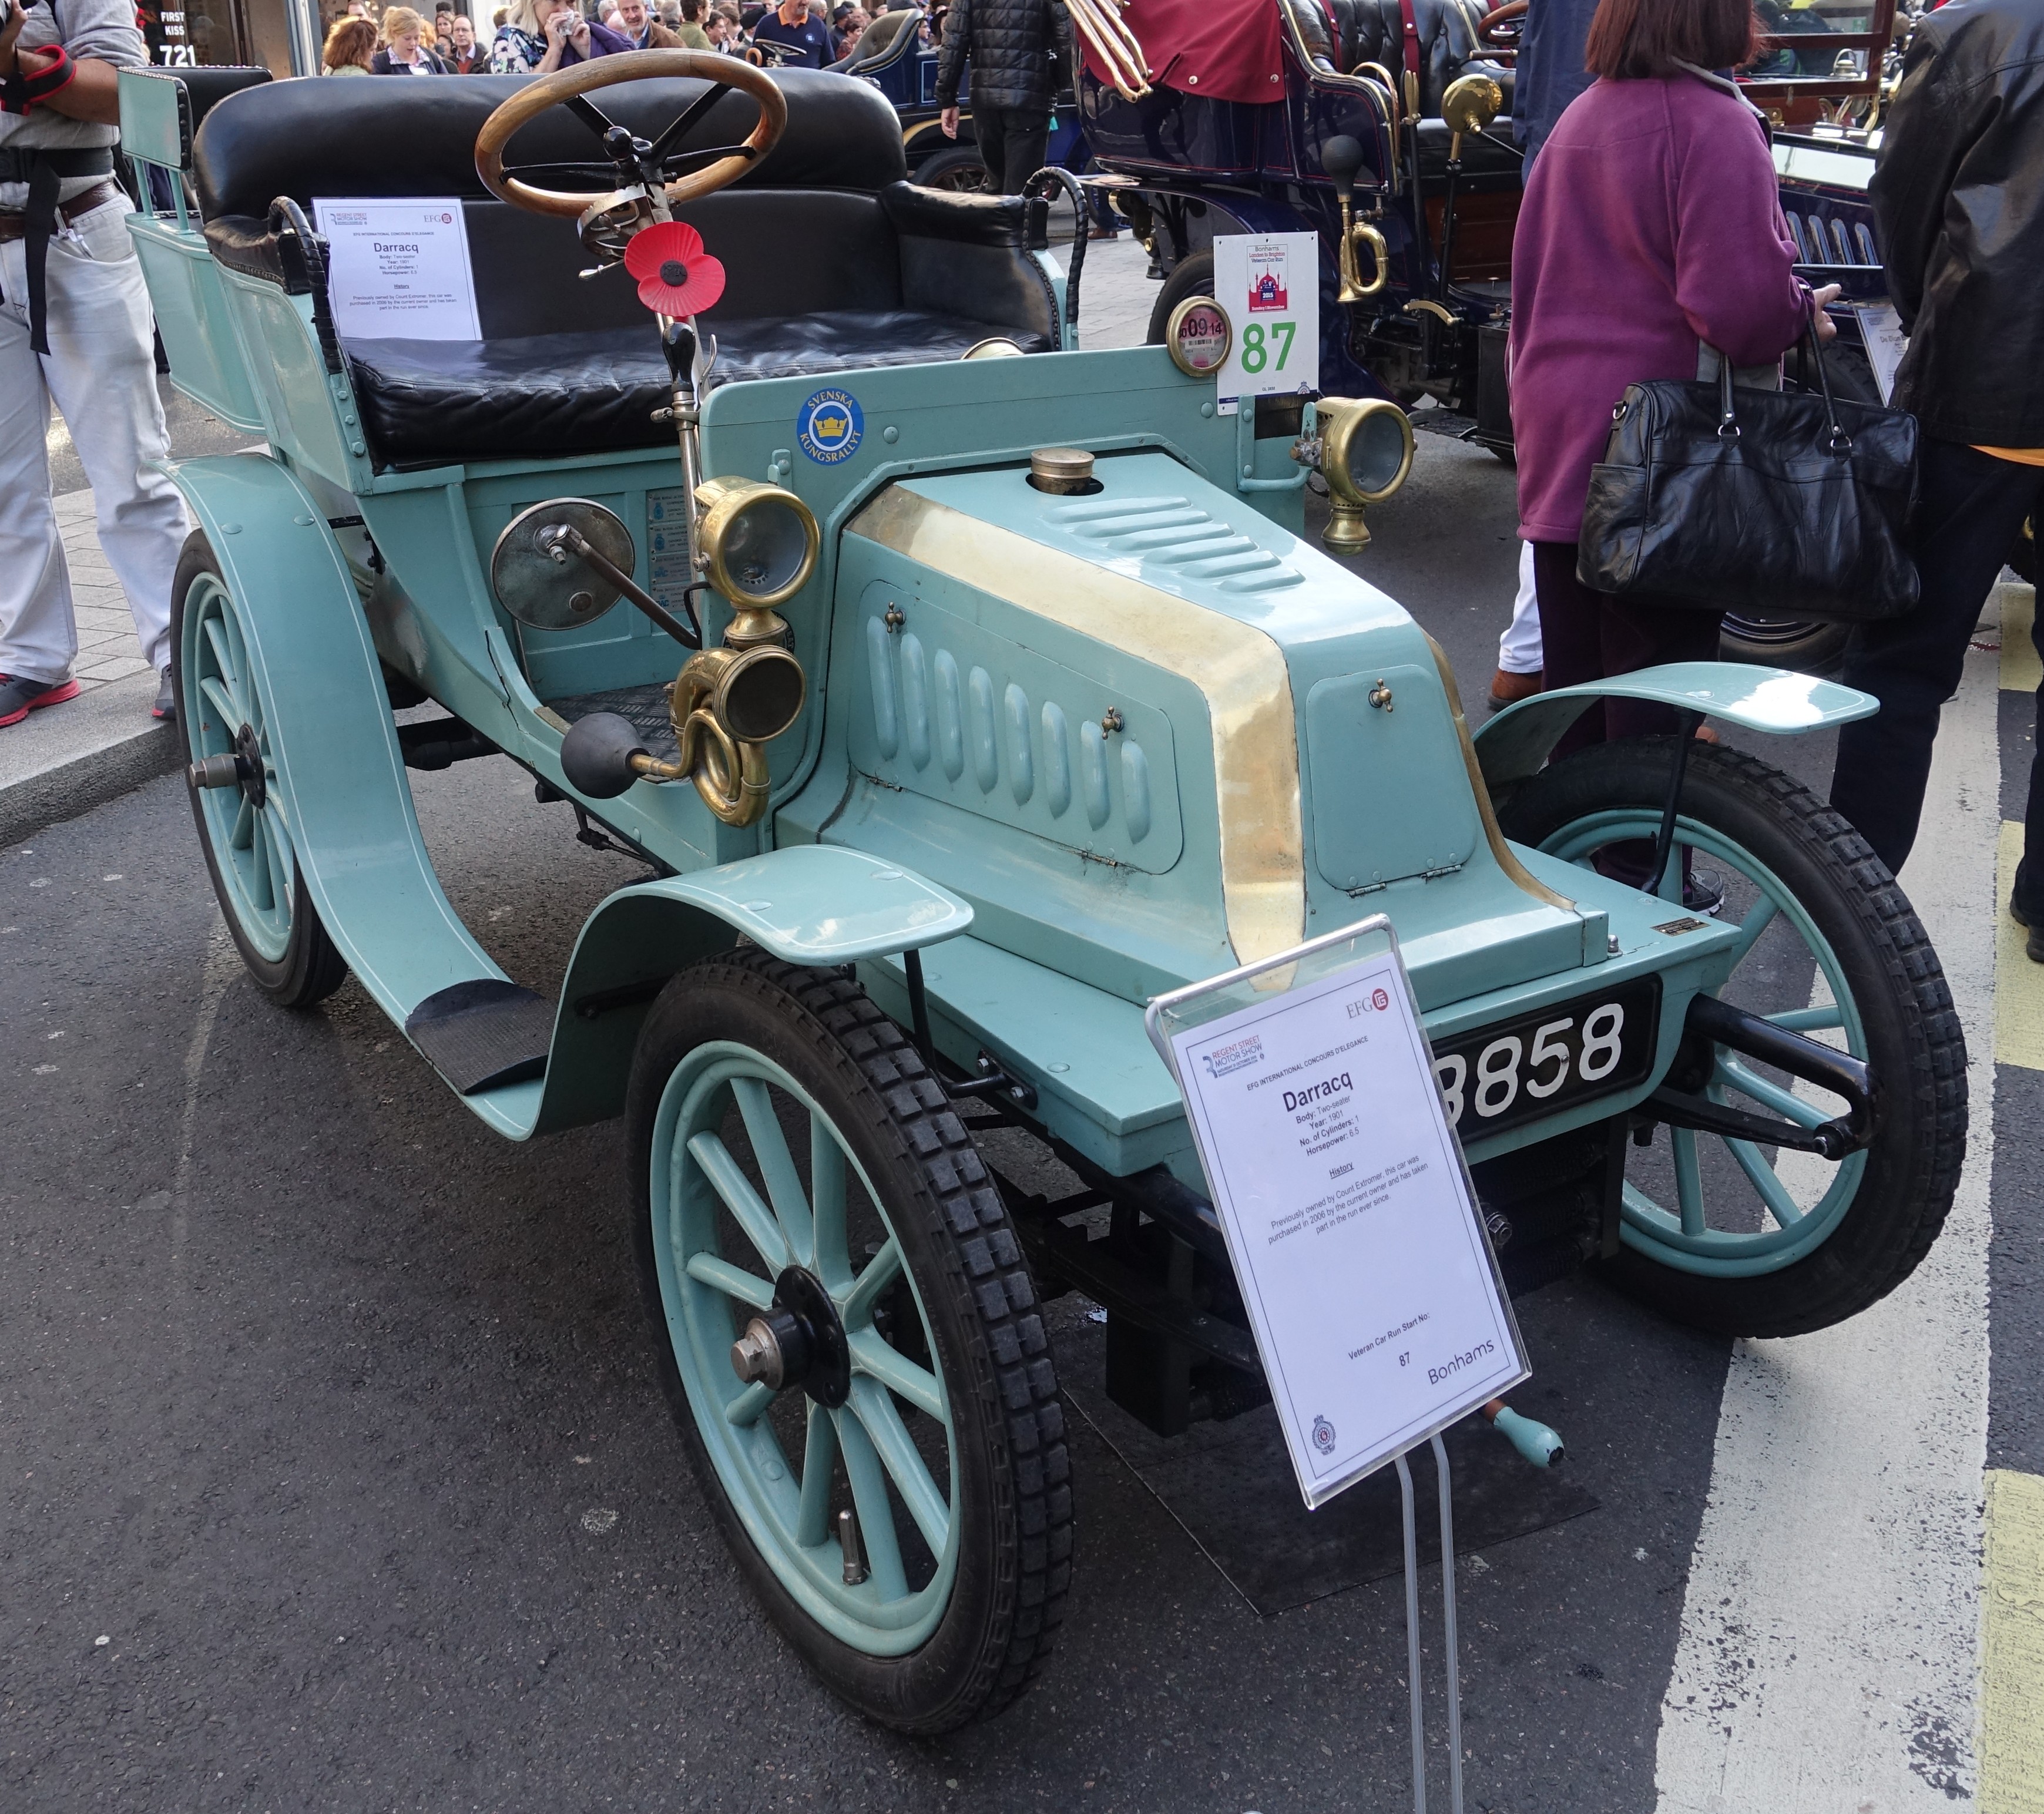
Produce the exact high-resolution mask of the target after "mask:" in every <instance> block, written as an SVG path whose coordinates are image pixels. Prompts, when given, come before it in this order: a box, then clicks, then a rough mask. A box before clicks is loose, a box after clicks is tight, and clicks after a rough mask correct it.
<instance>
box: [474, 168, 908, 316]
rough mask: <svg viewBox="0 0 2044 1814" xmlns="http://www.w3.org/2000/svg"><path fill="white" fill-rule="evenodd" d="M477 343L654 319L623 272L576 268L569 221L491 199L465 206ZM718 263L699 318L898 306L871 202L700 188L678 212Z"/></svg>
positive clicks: (876, 205) (892, 247) (888, 246)
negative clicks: (715, 288)
mask: <svg viewBox="0 0 2044 1814" xmlns="http://www.w3.org/2000/svg"><path fill="white" fill-rule="evenodd" d="M463 210H464V212H465V213H467V217H468V246H469V257H470V261H471V264H472V265H473V267H474V271H475V302H476V311H477V313H478V317H480V319H481V321H482V337H483V338H484V339H485V340H498V339H504V338H509V337H513V336H520V335H525V334H545V333H551V332H554V331H555V330H556V329H560V328H563V327H567V326H568V325H574V326H575V327H578V328H642V327H643V328H646V329H647V332H649V333H650V332H651V328H650V326H649V324H650V323H651V321H652V319H653V317H651V315H649V314H647V312H646V310H645V309H644V306H642V305H641V304H640V301H639V295H638V290H637V287H636V285H635V284H634V283H633V282H632V279H631V278H630V277H629V276H628V275H626V274H625V272H624V271H622V270H621V269H617V268H613V269H611V270H609V271H605V272H604V273H603V275H601V276H600V277H590V278H584V277H579V276H578V275H576V273H577V272H578V271H585V270H586V269H587V268H588V267H589V263H590V259H589V255H588V254H587V253H586V252H584V251H583V250H582V244H581V241H580V240H578V239H577V238H576V237H575V230H574V221H568V220H563V219H561V218H559V217H549V216H547V215H543V214H531V213H527V212H526V211H525V210H524V209H522V208H513V207H512V206H509V204H508V203H506V202H498V201H494V200H492V201H486V202H464V203H463ZM675 213H676V218H677V219H679V220H683V221H687V222H688V223H689V225H690V226H692V227H694V229H696V230H697V232H698V233H701V235H702V236H703V244H704V247H705V250H707V251H708V252H709V254H710V256H712V257H713V258H715V259H717V261H718V262H719V263H721V264H722V265H723V267H724V294H723V296H722V298H720V300H719V301H718V302H717V307H716V308H715V309H713V310H711V311H710V312H709V315H708V316H707V317H706V319H708V320H709V321H711V322H712V323H713V324H714V323H716V322H717V321H723V320H726V319H728V318H732V317H758V316H778V315H808V314H821V313H826V312H828V311H830V310H833V309H854V310H867V309H898V308H900V307H901V253H900V251H899V249H898V248H897V244H896V240H895V235H894V233H893V229H892V228H891V227H890V226H889V225H888V222H887V219H886V215H885V214H884V213H883V212H882V207H881V204H880V202H879V201H878V198H875V197H874V196H871V195H862V194H855V193H852V192H850V191H847V190H794V191H781V192H776V191H774V190H766V191H753V192H751V193H736V192H733V191H731V190H726V191H724V192H723V193H721V194H716V195H706V196H705V197H704V198H702V200H701V201H700V202H690V204H689V205H688V206H686V207H683V208H680V209H677V210H676V211H675Z"/></svg>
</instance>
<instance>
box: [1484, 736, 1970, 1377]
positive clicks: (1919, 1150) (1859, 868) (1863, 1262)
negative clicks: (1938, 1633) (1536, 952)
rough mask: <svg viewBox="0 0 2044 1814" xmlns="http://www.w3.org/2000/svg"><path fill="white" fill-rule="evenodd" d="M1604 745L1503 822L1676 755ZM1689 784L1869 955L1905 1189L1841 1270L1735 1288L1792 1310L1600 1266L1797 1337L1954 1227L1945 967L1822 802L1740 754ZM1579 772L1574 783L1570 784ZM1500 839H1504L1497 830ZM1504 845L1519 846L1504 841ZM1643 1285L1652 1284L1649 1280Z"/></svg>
mask: <svg viewBox="0 0 2044 1814" xmlns="http://www.w3.org/2000/svg"><path fill="white" fill-rule="evenodd" d="M1618 747H1619V746H1616V745H1612V744H1604V745H1593V746H1592V748H1590V749H1588V750H1585V751H1582V752H1581V755H1577V756H1574V757H1571V758H1569V759H1567V760H1566V761H1564V762H1562V763H1557V764H1555V765H1554V766H1553V767H1550V768H1548V769H1546V770H1545V771H1543V773H1542V774H1541V775H1540V776H1539V777H1536V778H1535V780H1534V781H1532V782H1528V783H1527V786H1526V787H1524V788H1523V789H1522V790H1520V793H1519V794H1517V795H1516V796H1515V797H1514V798H1513V800H1512V803H1511V805H1510V806H1509V807H1508V809H1507V818H1508V820H1517V819H1519V818H1520V816H1521V815H1522V814H1523V813H1526V812H1527V809H1528V806H1529V805H1531V803H1532V799H1533V796H1534V795H1535V794H1536V792H1537V791H1538V790H1539V788H1540V786H1541V784H1542V783H1543V782H1546V781H1548V779H1549V778H1550V777H1553V778H1557V779H1558V780H1560V781H1562V782H1563V784H1565V785H1566V780H1565V778H1564V771H1567V770H1568V769H1569V767H1570V765H1571V764H1572V763H1578V762H1585V761H1587V762H1591V763H1594V762H1597V761H1605V762H1609V761H1612V760H1615V758H1612V757H1608V756H1602V755H1600V751H1606V750H1614V749H1616V748H1618ZM1672 751H1673V738H1672V737H1660V738H1645V739H1639V740H1636V742H1635V744H1633V745H1632V746H1631V748H1630V749H1629V750H1628V752H1627V757H1626V758H1624V759H1629V760H1631V762H1633V763H1635V764H1639V765H1641V766H1649V765H1650V772H1651V773H1652V774H1654V775H1655V776H1656V777H1659V776H1665V775H1666V772H1667V763H1668V761H1669V756H1670V754H1671V752H1672ZM1689 763H1690V767H1689V774H1690V775H1691V776H1692V777H1695V776H1699V775H1700V776H1703V777H1705V778H1708V780H1711V781H1714V782H1716V783H1718V784H1719V785H1721V786H1723V788H1724V789H1725V790H1727V792H1729V793H1730V794H1733V795H1734V796H1735V797H1739V798H1740V799H1742V801H1744V802H1745V803H1746V805H1749V806H1750V808H1751V809H1754V811H1756V812H1757V813H1762V814H1763V815H1765V816H1767V817H1771V818H1773V819H1775V820H1777V821H1785V822H1786V823H1787V824H1788V826H1789V827H1791V828H1792V834H1793V835H1796V836H1799V838H1800V842H1801V843H1802V844H1803V845H1804V848H1805V850H1806V851H1807V853H1808V855H1809V857H1810V858H1811V859H1812V861H1813V862H1814V863H1815V864H1816V865H1817V866H1818V867H1819V868H1820V869H1821V870H1823V871H1824V872H1825V873H1826V874H1827V878H1828V880H1829V881H1830V882H1831V885H1832V886H1833V887H1834V888H1835V891H1836V893H1837V894H1838V897H1839V898H1840V899H1841V900H1842V901H1844V902H1845V903H1846V905H1847V906H1848V907H1849V908H1850V910H1851V911H1852V912H1853V913H1854V914H1855V915H1856V916H1857V917H1858V920H1859V922H1860V925H1861V931H1862V932H1864V934H1865V940H1866V946H1867V948H1868V949H1869V951H1872V952H1873V953H1874V954H1875V955H1876V957H1877V961H1878V963H1879V964H1880V966H1881V969H1882V970H1883V971H1884V972H1885V975H1886V978H1887V980H1888V983H1889V985H1890V986H1891V988H1892V991H1893V995H1894V998H1895V1000H1896V1002H1897V1004H1898V1005H1900V1009H1901V1013H1902V1017H1903V1020H1904V1028H1905V1031H1910V1030H1913V1031H1914V1032H1915V1039H1914V1040H1913V1041H1912V1042H1911V1043H1912V1046H1913V1047H1914V1049H1915V1058H1914V1059H1913V1061H1912V1062H1913V1068H1914V1074H1912V1075H1911V1076H1910V1077H1908V1078H1906V1079H1898V1078H1882V1079H1881V1085H1882V1087H1883V1089H1884V1090H1885V1091H1886V1092H1888V1093H1889V1097H1890V1102H1889V1112H1890V1113H1893V1111H1894V1109H1895V1108H1896V1106H1897V1104H1896V1097H1897V1096H1898V1095H1904V1094H1906V1096H1907V1097H1908V1101H1909V1103H1910V1105H1911V1108H1912V1109H1913V1111H1914V1113H1913V1116H1912V1120H1913V1126H1914V1136H1915V1137H1914V1140H1913V1141H1912V1143H1911V1150H1910V1151H1909V1152H1908V1155H1907V1159H1906V1162H1905V1166H1904V1170H1905V1172H1906V1175H1905V1176H1904V1178H1900V1179H1897V1180H1894V1181H1892V1182H1890V1183H1889V1184H1888V1186H1887V1188H1886V1191H1885V1196H1886V1197H1887V1200H1888V1202H1889V1203H1890V1204H1891V1205H1892V1209H1893V1213H1892V1214H1891V1215H1889V1216H1886V1217H1885V1219H1884V1225H1883V1226H1882V1227H1881V1230H1880V1232H1879V1235H1878V1238H1877V1239H1876V1240H1875V1241H1874V1242H1873V1244H1872V1246H1871V1247H1870V1248H1866V1249H1862V1251H1861V1252H1860V1253H1859V1255H1858V1259H1857V1260H1856V1262H1855V1263H1854V1264H1852V1265H1850V1266H1848V1265H1846V1264H1844V1263H1842V1261H1841V1260H1840V1259H1839V1256H1838V1253H1837V1252H1836V1251H1835V1249H1836V1247H1837V1246H1838V1243H1837V1241H1836V1237H1835V1236H1834V1237H1833V1239H1831V1240H1827V1242H1825V1243H1824V1244H1823V1246H1821V1247H1818V1248H1816V1249H1815V1251H1813V1252H1812V1254H1811V1255H1809V1256H1808V1258H1807V1259H1804V1260H1802V1261H1799V1262H1796V1264H1795V1265H1793V1266H1789V1267H1786V1268H1784V1269H1783V1270H1782V1271H1781V1272H1780V1273H1775V1274H1763V1275H1761V1277H1760V1278H1755V1279H1747V1280H1745V1281H1742V1282H1741V1283H1742V1284H1743V1285H1744V1286H1747V1287H1749V1288H1752V1287H1758V1286H1761V1285H1762V1282H1763V1281H1764V1280H1766V1279H1773V1280H1776V1281H1780V1280H1782V1279H1784V1278H1786V1277H1787V1276H1788V1274H1794V1275H1796V1281H1797V1285H1798V1287H1799V1289H1798V1291H1797V1293H1796V1295H1795V1297H1794V1301H1793V1302H1792V1304H1791V1303H1787V1302H1777V1303H1776V1304H1774V1305H1773V1307H1772V1308H1771V1309H1767V1310H1764V1311H1762V1310H1760V1309H1758V1308H1757V1307H1756V1305H1755V1303H1754V1300H1756V1299H1758V1298H1760V1297H1764V1296H1773V1297H1777V1298H1778V1297H1781V1296H1782V1295H1783V1294H1782V1293H1780V1292H1779V1291H1777V1292H1774V1293H1765V1292H1763V1291H1761V1290H1758V1289H1750V1290H1749V1292H1748V1293H1747V1294H1746V1300H1745V1301H1744V1302H1743V1303H1742V1305H1740V1307H1739V1310H1738V1312H1736V1313H1735V1314H1731V1315H1729V1316H1727V1314H1725V1313H1723V1312H1716V1313H1713V1312H1712V1310H1711V1309H1709V1308H1708V1307H1709V1306H1711V1305H1713V1304H1722V1303H1723V1301H1724V1299H1723V1296H1722V1295H1721V1294H1719V1293H1712V1292H1710V1291H1708V1290H1706V1289H1700V1287H1704V1286H1707V1285H1708V1284H1709V1283H1710V1282H1709V1281H1705V1280H1703V1279H1700V1278H1693V1277H1692V1276H1690V1275H1687V1274H1675V1273H1673V1271H1672V1269H1669V1268H1667V1267H1665V1266H1661V1265H1659V1264H1658V1262H1653V1261H1650V1260H1648V1259H1645V1258H1644V1257H1643V1256H1641V1255H1637V1254H1635V1253H1632V1252H1631V1251H1627V1252H1626V1253H1624V1254H1623V1255H1620V1256H1619V1259H1617V1260H1616V1261H1612V1262H1607V1264H1608V1266H1609V1267H1610V1269H1611V1270H1612V1272H1613V1274H1614V1275H1615V1276H1616V1278H1619V1280H1620V1281H1622V1282H1625V1283H1626V1284H1627V1286H1628V1288H1629V1289H1632V1290H1633V1291H1634V1292H1635V1295H1642V1296H1650V1297H1653V1298H1654V1300H1655V1301H1658V1302H1659V1303H1661V1304H1662V1307H1663V1308H1665V1309H1669V1310H1670V1311H1671V1312H1673V1313H1674V1314H1677V1315H1680V1316H1683V1317H1684V1318H1685V1320H1688V1321H1691V1322H1694V1323H1697V1324H1702V1325H1703V1326H1705V1327H1708V1328H1715V1329H1717V1330H1719V1331H1720V1332H1725V1333H1731V1334H1737V1335H1741V1336H1756V1337H1768V1336H1796V1335H1805V1334H1808V1333H1810V1332H1812V1331H1815V1330H1817V1329H1822V1328H1829V1327H1831V1325H1832V1324H1836V1323H1839V1322H1842V1321H1843V1320H1845V1319H1846V1318H1847V1317H1849V1316H1854V1315H1855V1314H1857V1313H1858V1312H1859V1311H1861V1310H1863V1309H1866V1308H1867V1306H1868V1305H1872V1304H1874V1303H1877V1302H1878V1301H1880V1300H1881V1298H1883V1297H1886V1296H1887V1295H1888V1293H1890V1292H1891V1291H1892V1290H1894V1289H1895V1288H1896V1286H1899V1285H1900V1284H1901V1282H1903V1281H1904V1279H1905V1278H1908V1276H1909V1275H1910V1274H1911V1273H1912V1272H1913V1271H1915V1269H1916V1267H1917V1266H1919V1264H1920V1263H1921V1262H1922V1261H1923V1256H1924V1255H1926V1254H1927V1253H1928V1252H1929V1251H1930V1250H1931V1243H1933V1242H1934V1241H1935V1240H1936V1239H1937V1238H1938V1234H1939V1233H1940V1232H1942V1229H1943V1228H1944V1225H1945V1221H1946V1217H1947V1216H1949V1215H1950V1213H1951V1207H1952V1202H1953V1199H1954V1196H1955V1195H1956V1193H1957V1192H1958V1182H1959V1174H1960V1171H1961V1168H1962V1166H1964V1164H1965V1151H1966V1126H1967V1104H1966V1047H1965V1032H1964V1030H1963V1028H1961V1025H1960V1024H1959V1017H1958V1011H1957V1009H1955V1008H1954V1005H1953V1001H1952V993H1951V989H1950V986H1949V984H1948V983H1947V982H1946V979H1945V973H1944V968H1943V966H1942V964H1941V963H1939V962H1938V954H1937V951H1935V949H1934V947H1932V945H1931V939H1930V935H1929V934H1928V933H1927V932H1926V931H1925V930H1924V927H1923V921H1922V920H1920V919H1919V918H1918V917H1917V914H1916V911H1915V908H1914V907H1912V906H1911V905H1910V901H1909V897H1908V895H1907V894H1904V892H1903V890H1902V888H1901V886H1900V884H1899V883H1898V882H1896V879H1895V878H1894V876H1893V875H1892V874H1890V872H1889V870H1888V866H1887V865H1886V864H1885V863H1883V862H1882V861H1881V859H1880V858H1879V857H1878V856H1877V855H1875V854H1874V852H1873V848H1872V847H1871V846H1869V844H1867V842H1866V840H1865V839H1864V838H1863V837H1861V836H1860V834H1859V832H1858V830H1857V829H1856V828H1854V826H1853V824H1851V822H1850V821H1848V820H1847V819H1846V817H1844V815H1843V814H1842V813H1838V811H1836V810H1835V809H1833V808H1832V807H1831V806H1830V805H1827V804H1825V803H1824V802H1823V801H1819V799H1818V798H1817V797H1816V796H1815V794H1812V792H1811V791H1810V790H1809V789H1808V787H1807V786H1804V784H1803V783H1802V782H1800V781H1798V780H1797V779H1796V778H1795V777H1794V776H1792V775H1790V774H1785V773H1784V772H1783V771H1781V770H1780V769H1778V768H1776V767H1773V765H1772V764H1770V763H1765V762H1763V761H1762V760H1761V759H1759V758H1758V757H1757V756H1754V755H1749V754H1747V753H1746V751H1742V750H1736V749H1733V748H1729V747H1728V746H1727V745H1723V744H1698V745H1697V746H1696V748H1695V749H1694V750H1693V751H1692V752H1691V755H1690V758H1689ZM1578 772H1579V773H1580V772H1585V771H1578ZM1507 829H1508V832H1509V831H1510V830H1511V827H1510V825H1509V824H1508V827H1507ZM1512 835H1515V836H1516V835H1517V834H1516V833H1513V834H1512ZM1649 1274H1658V1279H1650V1278H1649V1277H1648V1276H1647V1275H1649Z"/></svg>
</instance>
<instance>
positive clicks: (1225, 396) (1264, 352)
mask: <svg viewBox="0 0 2044 1814" xmlns="http://www.w3.org/2000/svg"><path fill="white" fill-rule="evenodd" d="M1213 256H1214V300H1215V301H1216V302H1218V303H1220V306H1221V307H1222V308H1224V309H1226V310H1227V311H1228V320H1229V321H1230V322H1231V324H1232V325H1233V326H1234V329H1235V344H1234V345H1232V346H1231V347H1230V348H1228V359H1227V361H1226V363H1224V364H1223V365H1222V367H1221V368H1220V375H1219V377H1218V379H1217V380H1216V386H1217V388H1216V396H1217V397H1218V398H1219V400H1220V413H1221V414H1223V415H1224V416H1231V415H1233V414H1234V413H1235V405H1236V404H1237V402H1239V401H1240V399H1242V398H1244V397H1270V396H1275V395H1277V394H1283V395H1285V396H1288V397H1298V396H1306V395H1310V394H1312V392H1314V391H1316V390H1319V389H1320V236H1319V235H1318V234H1317V233H1235V234H1231V235H1229V236H1227V237H1225V238H1222V239H1216V240H1215V241H1214V243H1213Z"/></svg>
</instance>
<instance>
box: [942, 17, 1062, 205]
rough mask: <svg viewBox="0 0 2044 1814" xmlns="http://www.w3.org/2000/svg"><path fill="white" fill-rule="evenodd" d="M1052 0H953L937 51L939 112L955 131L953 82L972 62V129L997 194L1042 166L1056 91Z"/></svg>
mask: <svg viewBox="0 0 2044 1814" xmlns="http://www.w3.org/2000/svg"><path fill="white" fill-rule="evenodd" d="M1065 17H1066V15H1065V10H1064V8H1063V7H1062V6H1058V4H1057V0H951V11H950V13H948V14H947V16H946V17H945V20H944V41H943V44H942V45H941V46H940V47H939V49H938V52H937V105H938V106H939V107H940V108H942V109H943V112H942V113H939V115H938V123H939V125H941V126H942V127H943V133H944V136H945V137H946V138H947V139H955V138H956V137H957V136H958V129H959V108H958V94H959V81H960V79H962V77H963V75H964V74H965V63H966V58H968V57H970V59H971V60H972V130H973V136H974V139H975V140H977V141H978V145H979V156H980V160H981V162H982V163H984V164H985V166H986V174H987V176H988V178H989V182H990V186H991V187H992V188H993V190H995V192H996V193H997V194H1002V195H1015V194H1020V192H1021V189H1022V185H1023V184H1024V183H1026V182H1028V179H1030V178H1031V177H1032V176H1034V175H1035V174H1036V172H1037V171H1039V170H1041V169H1042V168H1043V147H1044V144H1045V143H1046V141H1047V140H1048V139H1049V137H1050V130H1051V96H1052V95H1053V94H1055V91H1056V90H1055V82H1056V73H1055V64H1054V63H1053V62H1052V60H1051V59H1052V55H1053V53H1054V52H1055V51H1057V50H1058V48H1060V47H1061V45H1062V44H1063V42H1064V38H1065V31H1064V21H1065Z"/></svg>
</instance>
